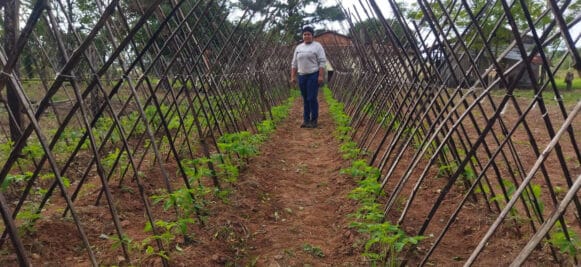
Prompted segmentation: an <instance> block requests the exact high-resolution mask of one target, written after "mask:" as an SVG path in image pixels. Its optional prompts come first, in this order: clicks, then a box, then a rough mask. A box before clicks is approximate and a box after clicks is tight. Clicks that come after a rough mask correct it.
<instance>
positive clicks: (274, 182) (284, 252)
mask: <svg viewBox="0 0 581 267" xmlns="http://www.w3.org/2000/svg"><path fill="white" fill-rule="evenodd" d="M322 98H323V97H322V96H321V97H319V100H320V118H319V127H318V128H317V129H304V128H299V125H300V124H301V120H302V101H301V100H300V99H299V100H297V101H295V103H294V105H293V107H292V109H291V112H290V116H289V117H288V118H287V119H286V120H285V121H284V122H283V123H282V124H281V125H279V127H278V128H277V130H276V132H275V133H274V134H273V135H272V136H271V137H270V139H269V140H268V141H266V142H265V143H264V144H263V145H262V147H261V154H260V155H259V156H257V157H255V158H253V159H252V160H251V161H250V164H249V168H248V169H247V170H245V171H243V172H242V173H241V177H240V186H239V188H238V190H237V192H236V193H235V196H233V202H234V203H233V206H237V207H240V209H238V211H239V214H238V217H239V218H242V219H243V222H242V224H243V225H244V227H245V228H246V230H245V231H247V232H248V234H249V235H248V236H249V238H248V240H246V241H245V242H246V248H247V249H248V251H246V253H245V254H246V255H247V256H246V257H245V258H243V260H242V261H241V262H240V263H242V264H245V265H246V264H253V263H256V265H257V266H295V265H300V266H303V265H304V264H311V265H313V266H330V265H333V266H338V265H339V266H343V265H345V266H352V265H357V264H356V262H357V258H358V256H357V254H358V253H354V251H353V248H352V245H353V244H352V242H353V240H352V239H353V238H352V234H351V232H350V230H349V229H348V228H347V225H348V220H347V219H348V218H347V215H348V214H349V213H351V212H352V211H353V206H354V205H353V202H352V201H350V200H348V199H347V197H346V196H347V194H348V192H349V191H351V190H352V189H353V187H354V182H352V181H351V180H350V179H349V178H348V177H346V176H345V175H341V174H339V171H340V169H341V168H342V167H345V164H347V162H346V161H345V160H343V159H342V158H341V154H340V153H339V143H338V141H337V140H336V139H335V138H334V136H333V131H334V129H335V125H334V123H333V121H332V119H331V117H330V115H329V112H328V106H327V103H326V102H324V101H323V100H322Z"/></svg>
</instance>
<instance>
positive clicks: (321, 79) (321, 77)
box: [317, 76, 325, 85]
mask: <svg viewBox="0 0 581 267" xmlns="http://www.w3.org/2000/svg"><path fill="white" fill-rule="evenodd" d="M324 81H325V79H323V76H319V78H318V79H317V82H319V85H323V82H324Z"/></svg>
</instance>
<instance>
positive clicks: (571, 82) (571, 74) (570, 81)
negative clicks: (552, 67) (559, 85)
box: [565, 71, 575, 90]
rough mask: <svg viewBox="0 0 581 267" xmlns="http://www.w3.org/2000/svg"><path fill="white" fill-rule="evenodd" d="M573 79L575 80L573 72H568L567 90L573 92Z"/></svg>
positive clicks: (566, 75)
mask: <svg viewBox="0 0 581 267" xmlns="http://www.w3.org/2000/svg"><path fill="white" fill-rule="evenodd" d="M573 78H575V76H573V72H570V71H567V74H565V84H567V90H571V86H572V85H573Z"/></svg>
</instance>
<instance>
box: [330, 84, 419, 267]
mask: <svg viewBox="0 0 581 267" xmlns="http://www.w3.org/2000/svg"><path fill="white" fill-rule="evenodd" d="M324 93H325V97H326V99H327V102H328V103H329V110H330V113H331V116H332V117H333V118H334V119H335V122H336V123H337V125H339V126H338V127H346V128H347V125H348V123H349V121H350V118H349V117H348V116H347V115H345V113H343V105H342V104H339V103H337V101H336V100H334V99H333V98H332V96H331V92H330V90H329V89H328V88H326V89H325V91H324ZM346 128H345V129H342V130H338V132H339V134H338V135H337V138H338V139H339V140H341V141H342V142H343V145H342V146H341V152H342V153H343V157H344V158H350V159H354V161H353V162H352V163H351V166H350V167H348V168H345V169H342V170H341V174H347V175H350V176H352V177H353V178H355V179H359V181H358V187H357V188H355V189H353V190H352V191H351V192H350V193H349V195H348V197H349V198H351V199H353V200H356V201H358V202H359V208H358V209H357V211H356V212H355V213H353V214H351V215H350V216H351V217H352V218H354V219H355V220H354V221H353V222H351V223H350V227H352V228H354V229H356V230H357V231H359V232H360V233H363V234H365V235H366V236H367V240H366V242H365V252H364V253H363V256H365V257H367V258H368V259H370V260H371V261H372V263H373V265H375V264H378V263H379V264H380V265H382V266H384V265H385V266H396V265H397V257H398V253H400V252H401V251H403V250H404V249H405V248H406V247H408V246H412V245H416V244H417V243H418V242H419V241H420V240H422V239H424V237H422V236H408V235H407V234H406V233H405V232H404V231H403V230H401V229H400V228H399V226H397V225H392V224H390V223H389V222H383V220H384V215H383V209H382V206H381V205H380V204H378V203H377V202H376V200H377V198H378V197H380V196H382V195H383V194H384V192H383V189H382V186H381V183H380V182H379V177H380V175H381V172H380V171H379V169H378V168H376V167H373V166H369V165H368V164H367V162H366V161H365V160H364V159H356V158H357V157H358V156H361V155H362V154H363V153H361V151H360V150H359V149H357V144H356V143H355V142H353V141H351V137H350V136H349V135H348V133H349V132H350V128H349V130H347V129H346Z"/></svg>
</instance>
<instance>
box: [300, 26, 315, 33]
mask: <svg viewBox="0 0 581 267" xmlns="http://www.w3.org/2000/svg"><path fill="white" fill-rule="evenodd" d="M305 32H310V33H311V34H313V35H314V34H315V30H314V29H313V27H311V26H305V27H303V30H302V33H305Z"/></svg>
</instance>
